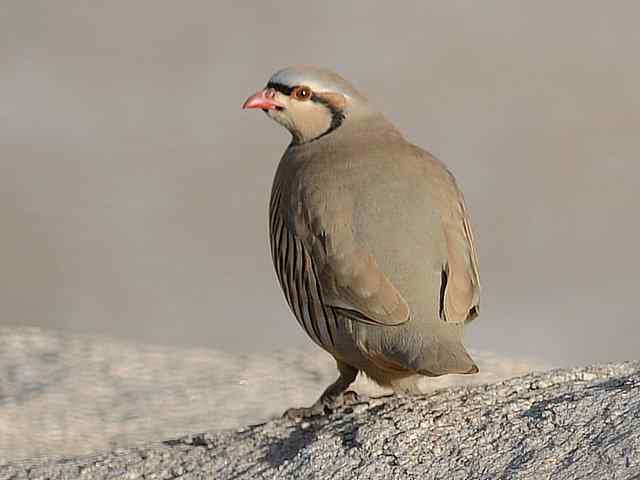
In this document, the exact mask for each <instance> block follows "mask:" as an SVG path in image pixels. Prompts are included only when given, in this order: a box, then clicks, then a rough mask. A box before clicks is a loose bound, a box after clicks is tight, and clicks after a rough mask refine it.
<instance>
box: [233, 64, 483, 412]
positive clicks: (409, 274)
mask: <svg viewBox="0 0 640 480" xmlns="http://www.w3.org/2000/svg"><path fill="white" fill-rule="evenodd" d="M301 88H303V89H307V90H308V95H307V96H306V97H305V92H303V91H302V90H301ZM258 95H262V96H260V97H259V98H258V97H256V96H258ZM256 96H254V97H251V98H250V99H249V100H247V103H246V104H245V107H246V108H262V109H263V110H265V111H266V112H267V114H268V115H269V116H270V117H272V118H273V119H274V120H276V121H278V122H279V123H281V124H283V125H284V126H285V127H287V128H288V129H289V130H290V131H291V133H292V136H293V140H292V143H291V144H290V145H289V147H288V148H287V150H286V151H285V153H284V155H283V157H282V159H281V161H280V164H279V166H278V169H277V172H276V175H275V179H274V183H273V189H272V195H271V202H270V206H269V231H270V239H271V253H272V257H273V262H274V266H275V270H276V274H277V277H278V280H279V282H280V285H281V287H282V290H283V292H284V295H285V298H286V300H287V302H288V304H289V306H290V308H291V310H292V311H293V313H294V315H295V317H296V319H297V320H298V322H299V323H300V325H301V326H302V328H303V329H304V330H305V331H306V333H307V335H309V337H311V339H312V340H313V341H314V342H315V343H316V344H318V345H319V346H320V347H322V348H324V349H325V350H326V351H328V352H329V353H330V354H331V355H333V356H334V357H335V358H336V360H337V363H338V368H339V370H340V373H341V376H340V378H339V379H338V380H337V381H336V383H334V384H333V385H331V386H330V387H329V388H328V389H327V391H325V393H324V394H323V396H322V397H321V398H320V399H319V400H318V402H316V404H315V405H314V406H313V407H311V409H297V410H295V411H294V414H296V415H306V414H309V413H320V412H322V411H323V410H324V409H325V408H331V407H332V406H334V405H335V404H336V403H339V401H340V399H341V397H342V393H343V392H344V391H345V390H346V389H347V388H348V386H349V384H350V383H351V382H352V381H353V380H354V379H355V377H356V374H357V372H358V371H363V372H364V373H366V374H367V375H368V376H369V377H371V378H372V379H374V380H375V381H377V382H378V383H380V384H382V385H387V386H391V387H393V388H394V389H396V390H407V389H409V390H411V387H407V385H410V384H411V382H410V381H409V382H407V379H409V380H411V378H413V377H415V376H416V375H427V376H438V375H443V374H447V373H475V372H477V371H478V368H477V366H476V365H475V363H474V362H473V360H472V359H471V357H470V356H469V354H468V353H467V351H466V350H465V348H464V346H463V344H462V337H463V324H464V323H465V322H466V321H469V320H471V319H473V318H475V316H476V315H477V314H478V308H479V290H480V286H479V274H478V262H477V256H476V252H475V247H474V243H473V235H472V232H471V228H470V224H469V220H468V216H467V213H466V209H465V205H464V200H463V197H462V194H461V193H460V191H459V189H458V187H457V186H456V183H455V180H454V178H453V176H452V175H451V173H450V172H449V171H448V170H447V169H446V167H445V166H444V165H443V164H442V163H441V162H440V161H438V160H437V159H435V158H434V157H433V156H431V155H430V154H429V153H427V152H425V151H423V150H421V149H420V148H418V147H416V146H414V145H412V144H410V143H409V142H407V141H406V140H405V139H404V138H403V137H402V135H401V134H400V133H399V132H398V131H397V130H396V129H395V128H394V127H393V125H392V124H391V123H390V122H389V121H388V120H386V118H384V116H383V115H381V114H380V113H378V112H376V111H375V110H374V109H372V108H371V107H370V105H369V103H368V102H367V100H366V99H365V98H364V97H363V96H362V95H361V94H359V93H358V92H357V91H356V90H355V89H354V87H353V86H351V85H350V84H349V83H348V82H346V81H345V80H344V79H342V78H341V77H339V76H337V75H336V74H334V73H332V72H329V71H326V70H323V69H318V68H314V67H294V68H289V69H285V70H282V71H280V72H278V73H276V74H275V75H274V76H273V77H272V78H271V80H270V82H269V84H268V88H267V89H266V90H264V91H263V92H260V93H259V94H256ZM307 97H308V98H307ZM256 98H258V100H256ZM252 99H253V103H251V100H252ZM260 99H262V100H260ZM261 102H262V103H261Z"/></svg>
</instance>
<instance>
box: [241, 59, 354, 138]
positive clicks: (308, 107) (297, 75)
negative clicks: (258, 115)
mask: <svg viewBox="0 0 640 480" xmlns="http://www.w3.org/2000/svg"><path fill="white" fill-rule="evenodd" d="M364 106H366V100H365V99H364V97H363V96H362V95H360V94H359V93H358V92H357V90H356V89H355V88H353V86H352V85H351V84H350V83H349V82H347V81H346V80H345V79H343V78H342V77H340V76H339V75H337V74H335V73H333V72H331V71H329V70H326V69H322V68H317V67H308V66H304V67H289V68H285V69H284V70H280V71H279V72H276V73H275V74H274V75H273V76H272V77H271V78H270V79H269V82H268V83H267V86H266V87H265V88H264V89H263V90H260V91H259V92H257V93H255V94H254V95H251V96H250V97H249V98H248V99H247V100H246V101H245V102H244V105H243V106H242V108H259V109H262V110H263V111H264V112H265V113H266V114H267V115H268V116H269V117H271V118H272V119H273V120H275V121H276V122H278V123H279V124H280V125H282V126H284V127H285V128H286V129H287V130H289V131H290V132H291V135H292V136H293V141H294V143H296V144H302V143H307V142H311V141H314V140H317V139H319V138H322V137H324V136H326V135H329V134H331V133H332V132H334V131H335V130H337V129H338V128H340V127H341V126H342V124H343V123H344V122H345V121H346V120H347V118H348V117H349V116H350V115H351V114H352V113H357V112H358V111H361V110H363V107H364Z"/></svg>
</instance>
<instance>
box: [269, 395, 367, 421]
mask: <svg viewBox="0 0 640 480" xmlns="http://www.w3.org/2000/svg"><path fill="white" fill-rule="evenodd" d="M368 401H369V397H367V396H366V395H360V394H358V393H356V392H354V391H353V390H349V391H347V392H344V393H343V394H341V395H338V396H337V397H336V398H327V397H320V398H319V399H318V401H317V402H316V403H314V404H313V405H311V406H310V407H302V408H289V409H288V410H287V411H285V412H284V414H283V415H282V416H283V417H284V418H288V419H290V420H296V419H301V418H309V417H317V416H320V415H330V414H331V413H334V412H335V411H336V410H339V409H340V408H343V407H352V406H353V405H357V404H362V403H368Z"/></svg>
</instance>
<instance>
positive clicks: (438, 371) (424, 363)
mask: <svg viewBox="0 0 640 480" xmlns="http://www.w3.org/2000/svg"><path fill="white" fill-rule="evenodd" d="M417 367H418V368H417V371H418V373H420V374H422V375H425V376H428V377H439V376H440V375H446V374H448V373H457V374H474V373H478V372H479V371H480V369H479V368H478V366H477V365H476V363H475V362H474V361H473V359H472V358H471V355H469V352H467V350H466V349H465V348H464V345H462V343H461V342H459V341H455V342H447V343H439V342H436V344H435V345H434V346H433V348H430V349H426V350H424V351H423V353H422V355H421V356H420V358H419V359H418V362H417Z"/></svg>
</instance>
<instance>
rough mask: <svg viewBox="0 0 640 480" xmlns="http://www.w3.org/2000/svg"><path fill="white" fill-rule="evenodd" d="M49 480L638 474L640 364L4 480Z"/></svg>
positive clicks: (2, 474)
mask: <svg viewBox="0 0 640 480" xmlns="http://www.w3.org/2000/svg"><path fill="white" fill-rule="evenodd" d="M42 478H50V479H75V478H82V479H98V478H100V479H107V478H118V479H134V478H158V479H177V478H180V479H183V480H191V479H212V478H213V479H236V480H239V479H289V478H290V479H313V478H317V479H331V480H339V479H357V478H363V479H380V480H382V479H385V480H386V479H407V478H416V479H418V478H419V479H536V480H540V479H554V480H563V479H598V480H601V479H624V480H632V479H640V362H634V363H631V362H629V363H623V364H612V365H605V366H596V367H589V368H583V369H573V370H553V371H549V372H545V373H539V374H531V375H528V376H524V377H520V378H514V379H511V380H507V381H504V382H500V383H495V384H492V385H481V386H462V387H453V388H450V389H444V390H439V391H436V392H433V393H430V394H427V395H425V396H423V397H414V398H410V397H391V398H389V399H384V400H375V401H371V402H370V403H369V404H360V405H356V406H354V408H347V409H345V410H343V411H340V412H336V413H335V414H333V415H331V416H326V417H318V418H314V419H311V420H308V421H303V422H297V423H296V422H291V421H287V420H274V421H271V422H268V423H266V424H262V425H257V426H253V427H248V428H245V429H240V430H237V431H227V432H219V433H209V434H203V435H195V436H190V437H185V438H181V439H178V440H174V441H167V442H164V443H162V444H154V445H149V446H146V447H140V448H135V449H128V450H119V451H114V452H111V453H108V454H105V455H100V456H93V457H85V458H76V459H73V460H68V461H63V462H60V461H49V462H47V461H41V462H40V463H35V464H34V463H25V462H22V463H17V464H10V465H7V466H5V467H2V469H1V470H0V480H9V479H11V480H22V479H42Z"/></svg>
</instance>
